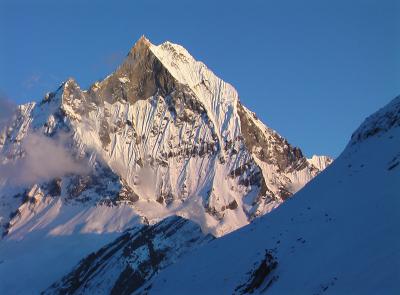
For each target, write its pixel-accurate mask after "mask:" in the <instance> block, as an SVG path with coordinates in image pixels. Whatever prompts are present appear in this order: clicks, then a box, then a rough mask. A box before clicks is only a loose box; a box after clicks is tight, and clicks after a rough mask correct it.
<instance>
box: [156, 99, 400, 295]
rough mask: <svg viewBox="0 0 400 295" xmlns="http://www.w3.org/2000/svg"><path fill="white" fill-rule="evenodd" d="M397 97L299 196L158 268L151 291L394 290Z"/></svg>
mask: <svg viewBox="0 0 400 295" xmlns="http://www.w3.org/2000/svg"><path fill="white" fill-rule="evenodd" d="M399 126H400V97H397V98H396V99H395V100H393V101H392V102H391V103H390V104H388V105H387V106H386V107H385V108H383V109H381V110H380V111H378V112H377V113H375V114H374V115H372V116H371V117H369V118H368V119H367V120H366V121H365V122H364V123H363V124H362V125H361V126H360V128H359V129H358V130H357V131H356V132H355V133H354V134H353V136H352V139H351V141H350V143H349V144H348V146H347V147H346V149H345V150H344V152H343V153H342V154H341V155H340V156H339V158H338V159H337V160H335V162H334V163H333V164H332V165H331V166H330V167H329V168H327V169H326V170H325V171H324V172H323V173H321V174H320V175H319V176H318V177H316V178H315V179H314V180H312V181H311V182H310V183H309V184H308V185H306V187H305V188H303V189H302V190H301V191H300V192H298V194H297V195H296V198H293V199H290V200H289V201H287V202H285V203H284V204H283V205H281V206H280V207H279V208H277V209H276V210H274V211H273V212H271V213H270V214H268V215H265V216H263V217H261V218H259V219H257V220H255V221H254V222H253V223H252V224H250V225H248V226H246V227H244V228H242V229H239V230H237V231H235V232H234V233H232V234H229V235H226V236H224V237H222V238H220V239H217V240H215V241H214V242H212V243H210V244H208V245H206V246H204V247H202V248H201V249H199V250H197V251H195V252H194V253H192V254H191V255H188V256H186V257H185V258H183V259H182V260H181V261H178V262H177V263H176V264H174V265H172V266H171V267H170V268H167V269H166V270H165V271H163V272H161V273H160V274H159V276H157V277H156V278H155V280H154V281H153V282H152V288H151V289H150V292H149V293H150V294H232V293H234V294H243V293H252V292H254V293H264V292H265V293H267V294H398V292H399V285H398V282H399V279H400V235H399V220H400V199H399V193H398V191H399V190H398V188H399V185H398V184H399V183H400V170H399V169H400V166H399V163H400V128H399Z"/></svg>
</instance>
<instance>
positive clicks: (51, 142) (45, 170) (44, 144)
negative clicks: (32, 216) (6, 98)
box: [0, 133, 89, 185]
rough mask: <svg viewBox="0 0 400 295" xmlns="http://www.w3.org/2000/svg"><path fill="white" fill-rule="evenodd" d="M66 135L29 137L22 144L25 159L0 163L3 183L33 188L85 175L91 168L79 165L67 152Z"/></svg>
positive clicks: (83, 163) (35, 135)
mask: <svg viewBox="0 0 400 295" xmlns="http://www.w3.org/2000/svg"><path fill="white" fill-rule="evenodd" d="M66 144H67V135H66V134H60V135H59V136H57V137H54V138H50V137H47V136H45V135H43V134H40V133H30V134H28V135H27V136H26V137H25V139H24V140H23V142H22V146H21V147H22V150H23V151H24V156H23V157H22V158H20V159H18V160H16V161H14V162H9V163H6V164H0V180H2V181H6V182H8V183H10V184H12V185H31V184H34V183H40V182H43V181H48V180H51V179H54V178H57V177H62V176H65V175H67V174H80V175H82V174H86V173H88V172H89V165H88V164H87V162H86V161H83V162H78V161H77V160H76V159H75V158H74V157H73V156H72V153H71V152H70V151H69V150H68V149H67V147H66Z"/></svg>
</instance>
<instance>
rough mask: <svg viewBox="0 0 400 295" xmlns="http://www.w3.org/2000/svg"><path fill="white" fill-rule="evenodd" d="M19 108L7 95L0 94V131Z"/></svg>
mask: <svg viewBox="0 0 400 295" xmlns="http://www.w3.org/2000/svg"><path fill="white" fill-rule="evenodd" d="M16 109H17V106H16V104H15V103H13V102H12V101H11V100H9V99H8V98H7V96H6V95H4V94H3V93H0V130H2V129H3V128H4V127H5V126H6V125H7V123H8V122H10V120H11V119H12V117H13V115H14V114H15V110H16Z"/></svg>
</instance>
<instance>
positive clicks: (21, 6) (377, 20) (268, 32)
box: [0, 0, 400, 156]
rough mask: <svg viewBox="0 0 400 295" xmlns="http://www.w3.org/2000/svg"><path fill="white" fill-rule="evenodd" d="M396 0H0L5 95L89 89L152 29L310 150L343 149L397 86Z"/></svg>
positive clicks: (18, 97)
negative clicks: (66, 83) (73, 83)
mask: <svg viewBox="0 0 400 295" xmlns="http://www.w3.org/2000/svg"><path fill="white" fill-rule="evenodd" d="M396 2H397V3H399V1H395V0H393V1H391V0H375V1H373V0H363V1H361V0H335V1H330V0H315V1H308V0H304V1H298V0H293V1H286V0H279V1H268V0H264V1H256V0H253V1H216V0H214V1H208V0H207V1H206V0H203V1H173V0H169V1H115V0H113V1H87V0H80V1H77V0H69V1H64V0H57V1H54V0H52V1H50V0H49V1H40V0H35V1H32V0H27V1H20V0H10V1H5V0H0V95H2V96H7V97H9V98H10V99H12V100H14V101H16V102H18V103H21V102H26V101H29V100H39V99H41V98H42V97H43V95H44V93H45V92H47V91H51V90H54V89H55V88H56V87H57V85H58V84H59V83H61V82H62V81H63V80H65V79H66V78H67V77H70V76H72V77H74V78H76V79H77V81H78V83H79V84H80V85H81V86H82V87H83V88H86V87H88V86H89V85H90V84H91V83H92V82H94V81H95V80H98V79H100V78H102V77H104V76H106V75H107V74H108V73H110V72H111V71H112V70H113V69H114V68H115V67H116V66H117V65H118V64H119V63H120V62H121V61H122V59H123V57H124V56H125V54H126V53H127V52H128V50H129V49H130V47H131V46H132V45H133V44H134V43H135V41H136V40H137V39H138V38H139V37H140V36H141V35H142V34H144V35H146V36H147V37H148V38H149V39H150V40H151V41H152V42H153V43H155V44H158V43H161V42H163V41H165V40H170V41H173V42H175V43H179V44H181V45H183V46H184V47H186V48H187V49H188V50H189V52H191V53H192V55H193V56H194V57H195V58H197V59H199V60H202V61H203V62H204V63H205V64H207V65H208V66H209V67H210V68H211V69H212V70H213V71H214V72H215V73H216V74H217V75H218V76H220V77H221V78H223V79H224V80H226V81H228V82H230V83H231V84H233V85H234V86H235V87H236V89H237V90H238V91H239V95H240V97H241V100H242V102H243V103H244V104H245V105H247V106H248V107H249V108H250V109H252V110H253V111H255V112H256V113H257V114H258V116H259V117H260V118H261V119H262V120H263V121H264V122H265V123H266V124H267V125H269V126H270V127H272V128H274V129H276V130H277V131H278V132H279V133H280V134H282V135H283V136H284V137H286V138H287V139H288V140H289V142H291V143H292V144H293V145H296V146H299V147H300V148H302V149H303V151H304V152H305V154H306V155H312V154H314V153H318V154H328V155H331V156H337V155H338V154H339V153H340V152H341V150H342V149H343V148H344V146H345V145H346V143H347V141H348V139H349V138H350V136H351V133H352V132H353V131H354V129H355V128H356V127H357V126H358V125H359V124H360V123H361V121H362V120H363V119H364V118H365V117H366V116H367V115H369V114H370V113H371V112H373V111H375V110H377V109H378V108H379V107H381V106H383V105H384V104H386V103H387V102H389V101H390V100H391V99H392V98H394V96H396V95H398V94H400V6H399V4H396Z"/></svg>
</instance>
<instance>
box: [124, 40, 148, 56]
mask: <svg viewBox="0 0 400 295" xmlns="http://www.w3.org/2000/svg"><path fill="white" fill-rule="evenodd" d="M151 45H152V44H151V42H150V40H149V39H147V38H146V36H145V35H142V36H141V37H140V38H139V40H137V41H136V43H135V45H133V47H132V48H131V50H130V51H129V54H128V55H130V54H135V53H136V52H138V51H142V50H144V49H148V48H149V47H150V46H151Z"/></svg>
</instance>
